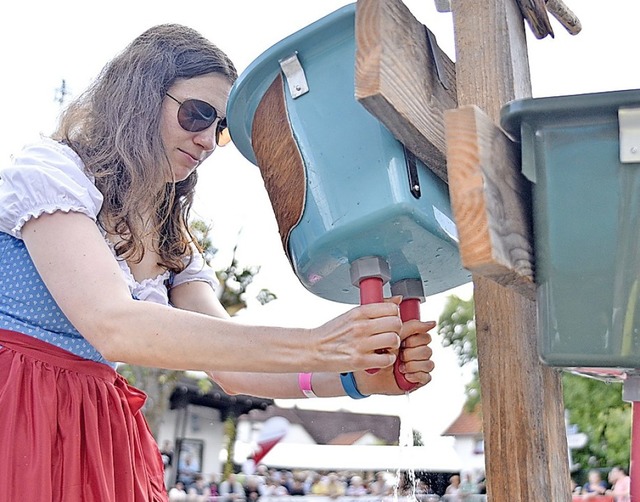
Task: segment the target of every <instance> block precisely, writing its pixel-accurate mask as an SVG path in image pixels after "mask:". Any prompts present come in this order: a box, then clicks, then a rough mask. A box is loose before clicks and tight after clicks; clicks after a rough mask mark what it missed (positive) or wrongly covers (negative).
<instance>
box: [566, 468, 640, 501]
mask: <svg viewBox="0 0 640 502" xmlns="http://www.w3.org/2000/svg"><path fill="white" fill-rule="evenodd" d="M607 480H608V482H607V481H605V480H604V479H602V473H601V472H600V471H599V470H597V469H592V470H590V471H589V476H588V479H587V482H586V483H585V484H584V485H578V484H577V483H576V482H575V481H573V480H572V487H571V488H572V492H573V494H574V495H580V496H581V497H582V499H583V500H587V501H588V500H589V499H592V498H595V497H597V496H599V495H610V496H612V497H613V499H614V500H615V502H630V501H631V478H630V477H629V474H628V473H627V470H626V469H625V468H623V467H620V466H616V467H613V468H612V469H611V470H610V471H609V473H608V475H607Z"/></svg>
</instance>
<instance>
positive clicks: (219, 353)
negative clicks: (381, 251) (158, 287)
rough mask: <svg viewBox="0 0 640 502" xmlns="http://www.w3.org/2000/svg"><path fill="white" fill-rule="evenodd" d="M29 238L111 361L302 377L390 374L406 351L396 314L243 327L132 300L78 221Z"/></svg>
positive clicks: (56, 218)
mask: <svg viewBox="0 0 640 502" xmlns="http://www.w3.org/2000/svg"><path fill="white" fill-rule="evenodd" d="M22 238H23V240H24V242H25V244H26V246H27V249H28V251H29V254H30V256H31V258H32V260H33V262H34V264H35V266H36V268H37V269H38V272H39V273H40V275H41V276H42V279H43V280H44V282H45V284H46V286H47V288H48V289H49V291H50V292H51V294H52V296H53V297H54V299H55V300H56V302H57V303H58V305H59V306H60V308H61V309H62V311H63V312H64V313H65V315H66V316H67V317H68V318H69V320H70V321H71V323H72V324H73V325H74V326H75V327H76V329H78V331H79V332H80V333H81V334H82V335H83V336H84V337H85V338H87V340H89V342H91V343H92V344H93V345H94V346H95V347H96V348H97V349H98V350H99V351H100V352H101V353H102V354H103V355H104V356H105V357H106V358H107V359H109V360H112V361H121V362H127V363H130V364H139V365H144V366H154V367H163V368H171V369H216V370H219V371H248V372H292V373H293V372H298V371H309V372H311V371H330V372H337V371H353V370H358V369H365V368H375V367H380V368H384V367H387V366H389V365H391V364H393V361H394V360H395V356H394V355H393V354H391V353H379V352H378V351H380V350H385V351H391V352H392V351H394V350H397V349H398V346H399V343H400V338H399V335H398V333H399V331H400V328H401V322H400V319H399V317H398V307H397V305H394V304H390V303H386V304H375V305H365V306H363V307H358V308H355V309H353V310H351V311H350V312H348V313H346V314H344V315H342V316H340V317H338V318H336V319H334V320H332V321H330V322H328V323H326V324H325V325H323V326H321V327H319V328H315V329H311V330H305V329H285V328H274V327H259V326H243V325H238V324H235V323H232V322H230V321H228V320H225V319H217V318H214V317H212V316H210V315H205V314H201V313H197V312H189V311H186V310H183V309H176V308H171V307H165V306H162V305H157V304H153V303H150V302H142V301H136V300H134V299H132V298H131V295H130V293H129V290H128V288H127V287H126V284H125V282H124V280H123V278H122V273H121V271H120V268H119V267H118V264H117V263H116V261H115V260H114V258H113V256H112V254H111V252H110V251H109V249H108V246H107V245H106V243H105V242H104V239H103V237H102V235H101V234H100V232H99V231H98V228H97V226H96V224H95V222H93V221H92V220H91V219H90V218H88V217H87V216H85V215H83V214H80V213H73V212H71V213H62V212H56V213H54V214H43V215H41V216H40V217H38V218H32V219H30V220H29V221H28V222H27V223H26V224H25V225H24V227H23V231H22Z"/></svg>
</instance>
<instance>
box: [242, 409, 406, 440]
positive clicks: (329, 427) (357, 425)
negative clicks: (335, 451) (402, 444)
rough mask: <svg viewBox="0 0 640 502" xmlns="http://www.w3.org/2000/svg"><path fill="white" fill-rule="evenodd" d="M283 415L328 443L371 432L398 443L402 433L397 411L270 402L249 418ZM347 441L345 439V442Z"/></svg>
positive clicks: (382, 438)
mask: <svg viewBox="0 0 640 502" xmlns="http://www.w3.org/2000/svg"><path fill="white" fill-rule="evenodd" d="M274 416H281V417H284V418H286V419H287V420H289V422H290V423H291V424H298V425H300V426H302V427H304V429H305V430H306V431H307V432H308V433H309V435H310V436H311V437H312V438H313V440H314V441H315V442H316V444H320V445H326V444H329V443H330V442H331V441H333V440H336V439H337V438H338V437H339V436H343V437H344V435H346V434H354V433H358V434H360V436H359V437H362V436H363V435H364V434H366V433H367V432H370V433H371V434H373V435H374V436H376V437H377V438H379V439H380V440H381V441H383V442H384V443H386V444H390V445H392V444H398V439H399V437H400V417H398V416H394V415H370V414H365V413H351V412H349V411H319V410H304V409H300V408H279V407H277V406H269V407H268V408H267V409H266V410H264V411H261V410H253V411H251V412H250V413H248V415H247V418H249V419H250V420H253V421H258V422H264V421H265V420H268V419H269V418H271V417H274ZM341 444H344V443H341Z"/></svg>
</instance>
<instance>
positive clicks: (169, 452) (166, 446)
mask: <svg viewBox="0 0 640 502" xmlns="http://www.w3.org/2000/svg"><path fill="white" fill-rule="evenodd" d="M160 455H161V456H162V463H163V464H164V468H165V470H167V468H168V467H171V466H172V465H173V447H172V446H171V441H166V440H165V441H164V442H163V443H162V448H161V449H160Z"/></svg>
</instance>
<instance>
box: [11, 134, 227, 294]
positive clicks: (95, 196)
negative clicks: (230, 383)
mask: <svg viewBox="0 0 640 502" xmlns="http://www.w3.org/2000/svg"><path fill="white" fill-rule="evenodd" d="M102 202H103V197H102V194H101V193H100V192H99V191H98V189H97V188H96V186H95V185H94V183H93V180H92V179H91V178H90V177H89V176H88V175H87V174H86V173H85V171H84V164H83V162H82V160H81V159H80V157H79V156H78V155H77V154H76V153H75V152H74V151H73V150H72V149H71V148H70V147H68V146H66V145H64V144H62V143H59V142H57V141H54V140H52V139H50V138H42V139H41V141H39V142H37V143H33V144H31V145H28V146H26V147H25V148H24V149H23V150H22V152H20V153H19V154H17V155H16V156H15V157H14V159H13V163H12V165H10V166H9V167H6V168H3V169H0V232H4V233H7V234H9V235H11V236H13V237H15V238H17V239H21V238H22V235H21V232H22V227H23V225H24V224H25V223H26V222H27V221H28V220H29V219H30V218H37V217H38V216H40V215H41V214H43V213H48V214H51V213H54V212H55V211H64V212H70V211H75V212H79V213H83V214H86V215H87V216H88V217H90V218H91V219H92V220H94V221H96V222H97V216H98V213H99V211H100V208H101V207H102ZM103 234H104V232H103ZM105 241H106V242H107V243H108V245H109V248H110V249H111V252H112V254H113V256H114V259H116V261H117V262H118V265H119V266H120V269H121V270H122V275H123V278H124V280H125V281H126V283H127V285H128V287H129V290H130V291H131V295H132V296H133V297H134V298H137V299H139V300H145V301H151V302H154V303H160V304H163V305H168V304H169V298H168V289H167V284H168V282H169V279H171V286H170V287H175V286H178V285H180V284H184V283H187V282H191V281H204V282H207V283H208V284H210V285H211V287H212V288H214V289H215V288H216V285H217V284H218V282H217V279H216V275H215V272H214V271H213V269H211V267H209V266H208V265H207V264H206V263H205V261H204V258H203V256H202V254H201V253H200V252H198V251H197V250H195V249H194V254H193V259H192V260H191V263H189V264H188V265H187V268H186V269H185V270H183V271H182V272H180V273H179V274H175V275H173V277H172V278H171V275H172V274H171V273H170V272H169V271H166V272H164V273H163V274H160V275H159V276H157V277H154V278H150V279H145V280H143V281H141V282H137V281H136V280H135V278H134V277H133V274H132V273H131V270H130V269H129V266H128V264H127V262H126V261H125V260H122V259H119V258H117V257H116V255H115V252H114V247H113V245H112V244H111V242H110V241H108V240H107V239H106V237H105Z"/></svg>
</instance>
